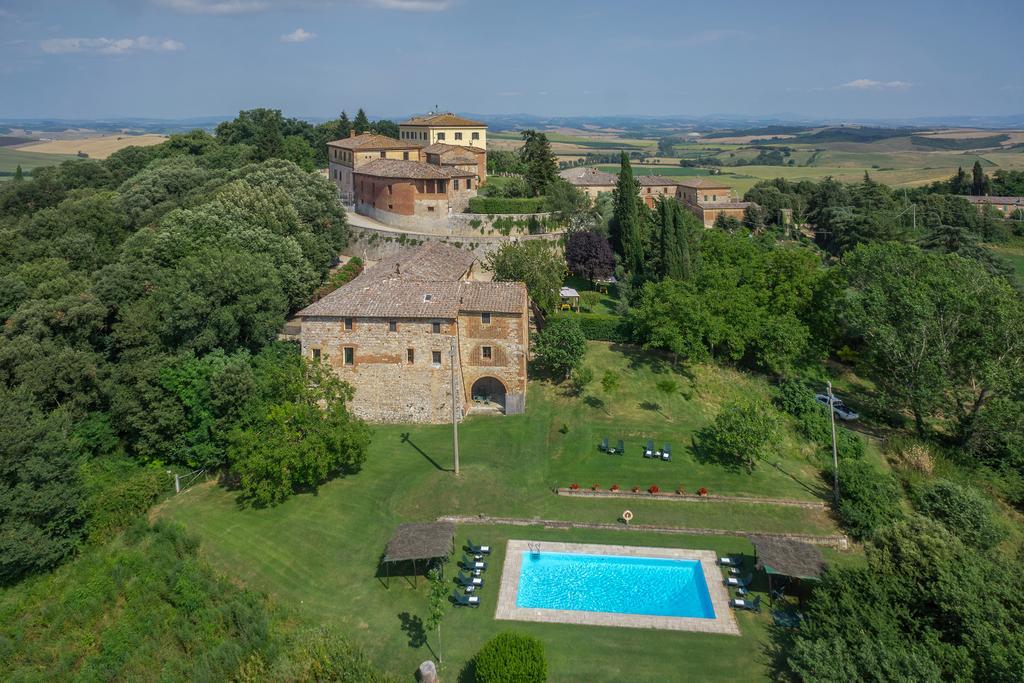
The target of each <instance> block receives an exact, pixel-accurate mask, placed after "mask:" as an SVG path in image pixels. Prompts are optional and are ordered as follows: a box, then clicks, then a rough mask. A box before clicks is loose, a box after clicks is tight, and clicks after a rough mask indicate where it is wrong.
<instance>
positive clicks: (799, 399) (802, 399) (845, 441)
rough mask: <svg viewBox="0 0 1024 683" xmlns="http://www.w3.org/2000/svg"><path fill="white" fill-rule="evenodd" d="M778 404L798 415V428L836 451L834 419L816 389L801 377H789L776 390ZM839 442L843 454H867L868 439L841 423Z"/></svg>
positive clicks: (844, 455) (809, 437)
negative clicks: (816, 395) (866, 444)
mask: <svg viewBox="0 0 1024 683" xmlns="http://www.w3.org/2000/svg"><path fill="white" fill-rule="evenodd" d="M774 403H775V405H776V406H777V407H778V408H779V409H780V410H782V411H785V412H787V413H789V414H790V415H792V416H793V417H795V418H796V428H797V431H798V432H799V433H800V435H801V436H803V437H804V438H805V439H807V440H808V441H810V442H812V443H814V444H816V445H818V446H819V447H820V448H821V449H823V450H824V451H825V452H827V453H829V454H831V452H832V421H831V420H830V419H829V417H828V407H827V406H823V405H821V404H820V403H818V402H817V401H815V400H814V392H813V391H811V390H810V389H808V388H807V385H805V384H804V383H803V382H800V381H798V380H792V379H790V380H785V381H783V382H782V383H780V384H779V386H778V387H777V388H776V390H775V400H774ZM836 446H837V448H838V450H839V455H840V457H842V458H862V457H864V441H863V439H861V438H860V437H859V436H857V435H856V434H854V433H853V432H851V431H850V430H849V429H846V428H845V427H843V426H842V425H840V424H837V425H836Z"/></svg>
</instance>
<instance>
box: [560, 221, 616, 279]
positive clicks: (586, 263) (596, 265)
mask: <svg viewBox="0 0 1024 683" xmlns="http://www.w3.org/2000/svg"><path fill="white" fill-rule="evenodd" d="M565 261H566V264H567V265H568V266H569V270H570V271H572V272H573V273H574V274H576V275H579V276H580V277H584V278H586V279H588V280H590V281H591V282H593V281H594V280H597V279H601V278H608V277H611V274H612V273H613V272H614V270H615V254H614V253H613V252H612V247H611V245H610V244H608V240H607V239H605V238H604V237H602V236H601V235H599V234H597V233H596V232H591V231H589V230H584V231H581V232H574V233H572V234H571V235H569V238H568V239H567V240H566V242H565Z"/></svg>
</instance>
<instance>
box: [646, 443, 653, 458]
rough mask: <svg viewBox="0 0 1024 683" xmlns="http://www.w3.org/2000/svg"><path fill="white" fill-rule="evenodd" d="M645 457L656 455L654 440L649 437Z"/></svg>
mask: <svg viewBox="0 0 1024 683" xmlns="http://www.w3.org/2000/svg"><path fill="white" fill-rule="evenodd" d="M644 457H645V458H653V457H654V442H653V441H651V440H650V439H647V446H646V447H645V448H644Z"/></svg>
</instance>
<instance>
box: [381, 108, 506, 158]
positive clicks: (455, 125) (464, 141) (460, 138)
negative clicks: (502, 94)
mask: <svg viewBox="0 0 1024 683" xmlns="http://www.w3.org/2000/svg"><path fill="white" fill-rule="evenodd" d="M398 131H399V133H398V137H399V138H400V139H401V140H402V142H412V143H419V144H421V145H423V146H424V147H426V146H428V145H433V144H435V143H438V142H441V143H444V144H448V145H460V146H463V147H477V148H479V149H487V125H486V124H483V123H481V122H480V121H473V120H471V119H465V118H462V117H461V116H457V115H455V114H452V113H451V112H445V113H440V114H424V115H423V116H414V117H412V118H411V119H409V120H408V121H403V122H402V123H400V124H398Z"/></svg>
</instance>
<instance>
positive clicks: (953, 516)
mask: <svg viewBox="0 0 1024 683" xmlns="http://www.w3.org/2000/svg"><path fill="white" fill-rule="evenodd" d="M911 498H912V500H913V502H914V507H915V508H916V509H917V511H918V512H920V513H921V514H923V515H926V516H928V517H931V518H932V519H934V520H936V521H937V522H940V523H941V524H943V525H944V526H945V527H946V528H947V529H949V530H950V531H951V532H952V533H954V534H956V535H957V536H959V537H960V539H961V540H962V541H963V542H964V543H966V544H967V545H969V546H973V547H975V548H979V549H981V550H988V549H990V548H992V547H993V546H995V545H997V544H998V543H999V542H1000V541H1002V540H1003V539H1004V538H1005V537H1006V530H1005V529H1004V528H1003V527H1002V526H1001V525H1000V524H999V522H997V521H996V517H995V514H994V511H993V509H992V504H991V503H990V502H989V501H988V500H987V499H986V498H985V497H984V496H983V495H982V494H981V493H980V492H979V491H978V490H977V489H975V488H973V487H969V486H960V485H959V484H956V483H954V482H952V481H948V480H945V479H936V480H933V481H928V482H924V483H922V484H920V485H918V486H915V487H914V489H913V490H912V493H911Z"/></svg>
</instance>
